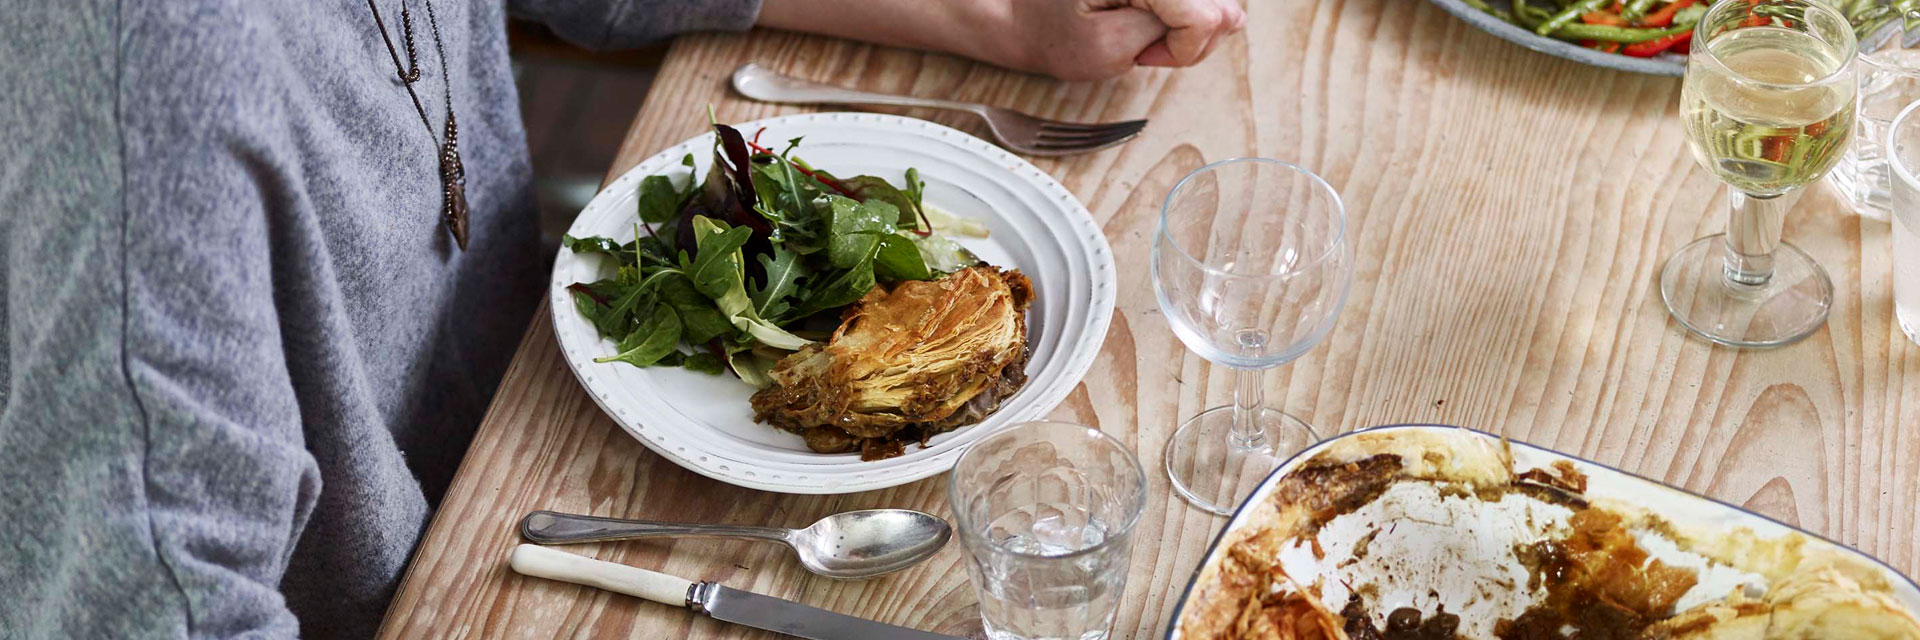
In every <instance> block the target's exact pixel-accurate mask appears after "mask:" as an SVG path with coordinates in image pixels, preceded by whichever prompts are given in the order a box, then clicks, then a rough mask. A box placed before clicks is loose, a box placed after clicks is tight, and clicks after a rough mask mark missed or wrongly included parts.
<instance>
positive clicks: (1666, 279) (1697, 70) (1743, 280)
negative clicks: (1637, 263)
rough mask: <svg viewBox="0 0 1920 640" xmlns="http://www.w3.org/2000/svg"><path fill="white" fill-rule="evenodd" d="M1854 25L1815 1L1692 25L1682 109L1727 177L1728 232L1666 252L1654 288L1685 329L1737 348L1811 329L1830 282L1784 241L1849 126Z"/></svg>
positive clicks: (1739, 5)
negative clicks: (1789, 217) (1804, 193)
mask: <svg viewBox="0 0 1920 640" xmlns="http://www.w3.org/2000/svg"><path fill="white" fill-rule="evenodd" d="M1853 59H1854V36H1853V29H1852V26H1851V25H1850V24H1848V22H1847V20H1846V18H1845V17H1844V16H1843V15H1841V13H1840V12H1839V11H1837V10H1835V9H1833V8H1832V7H1831V6H1829V5H1827V4H1825V3H1823V2H1819V1H1817V0H1759V1H1758V2H1754V3H1747V2H1721V3H1718V4H1715V5H1714V6H1713V8H1711V9H1709V10H1708V11H1707V14H1706V17H1704V18H1702V19H1701V21H1700V24H1699V26H1698V27H1697V28H1696V29H1695V30H1694V37H1693V44H1692V50H1691V55H1689V56H1688V58H1687V77H1686V81H1685V84H1684V85H1682V88H1681V96H1680V116H1681V118H1682V119H1683V120H1684V122H1685V123H1686V129H1687V142H1688V146H1689V147H1690V148H1691V149H1692V150H1693V154H1694V157H1695V159H1696V160H1698V161H1699V162H1700V164H1701V166H1704V167H1706V168H1707V169H1708V170H1710V171H1712V172H1713V174H1714V176H1715V177H1717V178H1719V179H1720V180H1721V181H1723V182H1726V183H1727V184H1728V185H1730V186H1732V187H1733V189H1732V192H1731V193H1730V194H1729V196H1728V203H1729V205H1730V214H1729V216H1728V218H1727V232H1726V233H1724V234H1720V235H1714V236H1708V237H1706V238H1701V239H1700V240H1696V241H1694V242H1693V243H1692V244H1689V245H1687V246H1685V247H1682V248H1681V249H1680V251H1679V252H1677V253H1675V254H1674V255H1673V256H1672V257H1670V258H1668V259H1667V265H1666V268H1665V269H1663V270H1662V272H1661V275H1660V296H1661V299H1662V301H1664V302H1665V303H1666V307H1667V311H1668V312H1669V313H1671V314H1672V315H1673V317H1674V319H1675V320H1678V321H1679V322H1680V324H1681V325H1682V326H1684V327H1686V328H1687V329H1688V330H1689V331H1692V332H1693V333H1694V334H1696V335H1699V336H1701V337H1703V338H1706V339H1708V340H1712V341H1714V342H1717V343H1720V344H1724V345H1730V346H1737V347H1772V346H1779V345H1784V344H1789V343H1792V342H1794V341H1797V340H1799V339H1801V338H1804V337H1806V336H1808V335H1809V334H1812V333H1813V332H1814V331H1816V330H1818V329H1819V328H1820V327H1821V326H1822V325H1824V324H1825V323H1826V319H1827V311H1828V309H1829V308H1831V307H1832V306H1833V282H1832V281H1831V280H1830V279H1828V278H1827V273H1826V271H1825V270H1823V269H1821V268H1820V265H1819V264H1818V263H1815V262H1814V261H1813V258H1812V257H1810V256H1808V255H1807V254H1806V253H1805V252H1802V251H1800V250H1799V249H1798V248H1795V247H1793V246H1791V245H1788V244H1785V243H1782V242H1781V241H1780V235H1781V230H1782V228H1783V226H1784V225H1785V222H1786V214H1787V211H1788V210H1790V209H1791V208H1792V206H1793V203H1794V201H1795V200H1796V199H1797V198H1798V195H1799V193H1800V189H1801V187H1804V186H1805V185H1807V184H1808V183H1811V182H1813V181H1816V180H1819V179H1821V178H1822V177H1824V176H1825V175H1826V173H1827V172H1828V171H1829V170H1830V169H1832V168H1833V166H1834V165H1835V164H1836V163H1838V162H1839V160H1840V155H1841V151H1842V150H1844V149H1845V148H1846V145H1847V142H1848V141H1849V139H1850V138H1852V134H1853V128H1854V125H1853V116H1854V112H1855V105H1854V97H1855V95H1856V91H1857V90H1858V87H1857V86H1856V84H1855V76H1854V73H1853V71H1852V63H1853Z"/></svg>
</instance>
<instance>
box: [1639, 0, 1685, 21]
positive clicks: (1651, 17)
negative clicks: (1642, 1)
mask: <svg viewBox="0 0 1920 640" xmlns="http://www.w3.org/2000/svg"><path fill="white" fill-rule="evenodd" d="M1697 1H1698V0H1673V2H1669V3H1667V6H1664V7H1660V10H1659V11H1655V12H1653V13H1649V14H1647V17H1646V18H1643V19H1641V20H1640V26H1642V27H1669V26H1673V16H1674V14H1677V13H1680V10H1681V9H1685V8H1687V7H1691V6H1693V3H1694V2H1697Z"/></svg>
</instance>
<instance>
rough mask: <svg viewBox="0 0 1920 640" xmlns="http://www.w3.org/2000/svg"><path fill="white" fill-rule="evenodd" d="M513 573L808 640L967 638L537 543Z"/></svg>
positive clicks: (526, 547) (516, 559)
mask: <svg viewBox="0 0 1920 640" xmlns="http://www.w3.org/2000/svg"><path fill="white" fill-rule="evenodd" d="M508 564H510V565H512V566H513V570H514V571H515V572H518V573H521V574H524V575H529V576H533V577H536V578H546V579H549V580H559V581H561V582H571V583H574V584H581V585H586V586H589V587H596V588H600V589H606V590H608V591H612V592H615V593H624V594H627V595H630V596H635V597H639V598H645V599H648V600H652V601H654V602H658V603H661V604H667V605H673V606H676V607H687V608H690V609H693V610H694V611H698V612H700V613H704V614H707V615H709V616H712V617H713V618H714V619H715V620H720V621H723V622H731V623H734V624H743V625H746V626H749V627H754V628H756V629H765V630H767V631H773V632H777V633H784V634H788V635H793V636H799V637H802V638H808V639H809V640H868V639H872V640H966V639H965V638H960V637H957V636H949V635H941V634H938V633H929V632H926V631H918V630H914V629H908V628H906V627H896V626H894V625H890V624H885V623H880V622H874V621H872V620H866V619H862V618H855V617H853V616H849V615H842V614H838V613H834V612H832V611H827V610H825V609H816V608H813V607H809V606H807V605H804V604H800V603H798V602H790V601H787V600H781V599H779V598H775V597H771V596H763V595H760V594H757V593H753V592H751V591H741V590H739V589H734V588H732V587H727V586H724V585H721V584H720V583H717V582H693V581H691V580H686V579H683V578H679V577H675V576H670V575H667V574H664V573H660V572H658V571H648V570H646V569H641V568H639V567H629V566H627V565H624V564H615V563H612V562H606V561H602V560H595V559H593V558H588V557H586V556H581V555H575V554H571V553H567V552H565V551H561V550H559V549H552V548H548V547H542V546H538V545H531V544H523V545H520V546H518V547H514V549H513V555H512V556H511V557H510V558H509V560H508Z"/></svg>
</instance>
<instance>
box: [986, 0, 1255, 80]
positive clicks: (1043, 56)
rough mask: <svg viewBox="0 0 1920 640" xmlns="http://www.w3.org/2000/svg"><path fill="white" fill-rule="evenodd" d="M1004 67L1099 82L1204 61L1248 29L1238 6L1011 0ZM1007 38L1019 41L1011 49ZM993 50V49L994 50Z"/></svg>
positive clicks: (1205, 0)
mask: <svg viewBox="0 0 1920 640" xmlns="http://www.w3.org/2000/svg"><path fill="white" fill-rule="evenodd" d="M1008 7H1009V15H1008V20H1009V24H1010V25H1011V27H1012V28H1011V29H1008V30H1006V31H1004V32H1002V33H1001V34H998V35H997V36H994V35H989V36H988V37H997V38H999V39H1002V40H1003V42H1001V45H1002V47H1003V50H1010V51H1012V52H1014V53H1013V54H1012V55H1006V54H1002V55H1001V56H994V55H992V54H991V53H989V54H988V55H984V56H977V57H984V58H987V59H989V60H992V59H993V58H995V57H1006V58H1009V59H1008V60H1005V61H998V60H996V62H1001V63H1002V64H1006V65H1008V66H1012V67H1017V68H1021V69H1025V70H1028V71H1037V72H1040V73H1045V74H1047V75H1050V76H1054V77H1056V78H1060V79H1063V80H1098V79H1102V78H1109V77H1113V76H1117V75H1120V74H1122V73H1125V72H1127V71H1128V70H1130V69H1132V68H1133V67H1134V65H1136V64H1138V65H1146V66H1160V67H1175V66H1188V65H1192V64H1195V63H1198V62H1200V61H1201V60H1203V59H1205V58H1206V57H1207V54H1208V53H1211V52H1212V51H1213V47H1214V45H1216V44H1217V43H1219V42H1220V41H1221V40H1223V39H1225V37H1226V36H1227V35H1229V34H1232V33H1234V32H1237V31H1239V30H1240V28H1241V27H1243V26H1245V24H1246V21H1247V14H1246V12H1245V11H1244V10H1242V9H1241V8H1240V5H1239V3H1238V2H1237V0H1009V1H1008ZM1007 38H1012V39H1014V41H1012V42H1005V41H1004V40H1005V39H1007ZM991 50H992V48H991V47H990V48H989V51H991Z"/></svg>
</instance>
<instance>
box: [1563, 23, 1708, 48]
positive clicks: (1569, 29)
mask: <svg viewBox="0 0 1920 640" xmlns="http://www.w3.org/2000/svg"><path fill="white" fill-rule="evenodd" d="M1691 30H1693V25H1692V24H1677V25H1674V26H1671V27H1667V28H1665V29H1639V28H1633V27H1615V26H1611V25H1604V24H1569V25H1566V26H1563V27H1560V29H1559V30H1557V31H1554V32H1553V34H1552V35H1553V37H1555V38H1560V39H1563V40H1598V41H1601V42H1618V43H1621V44H1633V43H1635V42H1646V41H1648V40H1654V39H1658V38H1665V37H1667V36H1672V35H1679V34H1682V33H1686V32H1688V31H1691Z"/></svg>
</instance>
